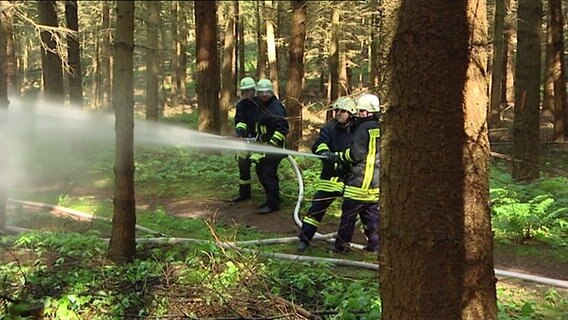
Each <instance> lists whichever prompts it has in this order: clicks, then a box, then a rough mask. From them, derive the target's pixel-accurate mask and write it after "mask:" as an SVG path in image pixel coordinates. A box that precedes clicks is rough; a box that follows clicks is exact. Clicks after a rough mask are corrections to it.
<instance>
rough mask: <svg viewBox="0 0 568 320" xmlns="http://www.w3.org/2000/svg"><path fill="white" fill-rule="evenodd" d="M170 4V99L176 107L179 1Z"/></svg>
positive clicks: (177, 96)
mask: <svg viewBox="0 0 568 320" xmlns="http://www.w3.org/2000/svg"><path fill="white" fill-rule="evenodd" d="M170 4H171V6H172V7H171V21H172V29H171V31H172V42H171V57H172V58H171V61H170V65H171V74H172V83H171V92H170V96H171V101H172V105H173V106H174V107H176V106H177V105H178V102H179V101H178V98H179V85H180V80H179V79H180V71H179V62H180V60H179V48H180V43H179V28H178V25H179V23H178V20H179V19H178V15H179V1H172V2H170Z"/></svg>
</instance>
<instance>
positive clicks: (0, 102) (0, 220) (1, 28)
mask: <svg viewBox="0 0 568 320" xmlns="http://www.w3.org/2000/svg"><path fill="white" fill-rule="evenodd" d="M9 6H10V3H9V2H8V1H0V112H3V109H8V105H9V101H8V72H7V59H6V57H7V55H8V38H7V37H8V35H9V34H10V33H9V26H8V23H9V14H8V10H9V9H8V7H9ZM3 130H5V129H4V128H0V154H2V156H1V157H0V232H2V231H4V229H5V227H6V200H7V194H6V189H7V187H8V186H7V174H8V172H7V168H6V165H7V164H6V162H7V160H6V153H7V152H8V150H6V148H7V145H6V144H7V141H6V137H5V136H4V135H3Z"/></svg>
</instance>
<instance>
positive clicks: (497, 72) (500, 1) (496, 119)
mask: <svg viewBox="0 0 568 320" xmlns="http://www.w3.org/2000/svg"><path fill="white" fill-rule="evenodd" d="M504 24H505V0H495V26H494V28H493V63H492V64H491V103H490V105H489V112H488V113H489V123H488V124H489V128H493V127H498V126H500V125H501V82H502V81H503V30H504Z"/></svg>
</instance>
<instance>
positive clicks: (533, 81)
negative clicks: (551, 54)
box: [513, 0, 542, 181]
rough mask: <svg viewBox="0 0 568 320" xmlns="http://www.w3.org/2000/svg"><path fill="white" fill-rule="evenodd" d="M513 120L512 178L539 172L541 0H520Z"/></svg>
mask: <svg viewBox="0 0 568 320" xmlns="http://www.w3.org/2000/svg"><path fill="white" fill-rule="evenodd" d="M517 12H518V13H517V15H518V17H517V30H518V41H517V59H516V61H517V64H516V71H515V76H516V77H515V119H514V123H513V153H514V155H515V158H516V159H517V160H518V161H515V162H513V179H515V180H517V181H532V180H534V179H536V178H538V177H539V175H540V172H539V171H540V167H539V166H540V65H541V63H540V60H541V49H540V48H541V42H540V33H541V23H542V1H541V0H519V8H518V11H517Z"/></svg>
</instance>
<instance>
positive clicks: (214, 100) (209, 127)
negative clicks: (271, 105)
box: [195, 1, 227, 134]
mask: <svg viewBox="0 0 568 320" xmlns="http://www.w3.org/2000/svg"><path fill="white" fill-rule="evenodd" d="M216 8H217V5H216V1H195V35H196V36H195V38H196V44H195V47H196V50H197V104H198V108H199V131H205V132H209V133H214V134H220V133H221V124H220V121H221V119H220V117H219V115H220V113H219V84H220V74H219V60H218V57H217V11H216V10H217V9H216ZM226 120H227V119H223V121H226Z"/></svg>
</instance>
